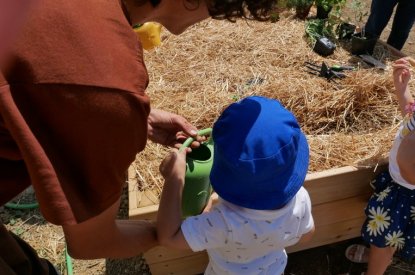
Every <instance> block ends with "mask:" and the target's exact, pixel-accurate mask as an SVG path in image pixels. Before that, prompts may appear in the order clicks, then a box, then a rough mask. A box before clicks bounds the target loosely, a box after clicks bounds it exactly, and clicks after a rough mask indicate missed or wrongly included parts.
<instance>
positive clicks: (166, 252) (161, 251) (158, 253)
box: [143, 246, 195, 264]
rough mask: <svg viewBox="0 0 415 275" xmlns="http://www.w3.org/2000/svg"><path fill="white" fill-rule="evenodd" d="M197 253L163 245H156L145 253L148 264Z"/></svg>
mask: <svg viewBox="0 0 415 275" xmlns="http://www.w3.org/2000/svg"><path fill="white" fill-rule="evenodd" d="M193 254H195V252H193V251H192V250H190V249H189V250H178V249H171V248H166V247H163V246H156V247H154V248H152V249H150V250H149V251H147V252H146V253H144V254H143V256H144V258H146V261H147V264H153V263H158V262H165V261H169V260H172V259H177V258H182V257H186V256H191V255H193Z"/></svg>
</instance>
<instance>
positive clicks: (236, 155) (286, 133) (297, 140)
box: [210, 96, 309, 210]
mask: <svg viewBox="0 0 415 275" xmlns="http://www.w3.org/2000/svg"><path fill="white" fill-rule="evenodd" d="M212 137H213V140H214V150H215V156H214V160H213V165H212V170H211V173H210V181H211V184H212V187H213V189H214V190H215V191H216V192H217V193H218V195H219V196H220V197H221V198H223V199H224V200H226V201H228V202H231V203H233V204H236V205H239V206H242V207H246V208H250V209H258V210H271V209H278V208H281V207H283V206H284V205H285V204H287V203H288V202H289V201H290V200H291V199H292V198H293V197H294V195H295V194H296V193H297V192H298V190H299V189H300V187H301V186H302V185H303V182H304V180H305V177H306V175H307V170H308V162H309V150H308V144H307V139H306V137H305V136H304V134H303V133H302V132H301V129H300V126H299V125H298V123H297V120H296V119H295V117H294V115H293V114H292V113H291V112H289V111H288V110H286V109H285V108H284V107H283V106H282V105H281V103H280V102H279V101H277V100H274V99H269V98H265V97H260V96H251V97H247V98H245V99H243V100H241V101H239V102H236V103H233V104H231V105H230V106H228V107H227V108H226V109H225V111H224V112H223V113H222V114H221V115H220V117H219V118H218V120H217V121H216V122H215V124H214V125H213V132H212Z"/></svg>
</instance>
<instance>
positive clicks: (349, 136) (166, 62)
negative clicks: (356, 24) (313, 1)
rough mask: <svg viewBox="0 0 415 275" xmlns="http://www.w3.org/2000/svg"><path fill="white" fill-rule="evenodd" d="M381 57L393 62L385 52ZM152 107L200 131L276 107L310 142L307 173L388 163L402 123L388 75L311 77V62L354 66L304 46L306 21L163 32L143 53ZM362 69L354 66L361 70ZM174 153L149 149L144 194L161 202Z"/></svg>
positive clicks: (341, 53) (142, 167) (343, 57)
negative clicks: (225, 112) (224, 114)
mask: <svg viewBox="0 0 415 275" xmlns="http://www.w3.org/2000/svg"><path fill="white" fill-rule="evenodd" d="M376 54H377V55H378V56H379V55H380V57H381V58H382V60H383V61H384V62H385V63H386V64H389V62H390V60H392V59H394V57H392V56H391V55H390V53H389V52H388V50H387V48H385V47H383V46H380V45H378V46H377V48H376ZM145 59H146V64H147V67H148V70H149V76H150V85H149V87H148V90H147V92H148V94H149V96H150V97H151V103H152V107H153V108H161V109H164V110H167V111H171V112H175V113H179V114H181V115H183V116H184V117H186V118H188V119H189V120H190V121H191V122H192V123H193V124H194V125H196V126H197V127H198V128H199V129H202V128H206V127H211V126H212V124H213V122H214V121H215V120H216V118H217V117H218V115H219V114H220V112H221V111H222V109H223V108H224V107H226V106H227V105H228V104H230V103H232V102H234V101H235V100H237V99H239V98H242V97H245V96H248V95H254V94H255V95H263V96H267V97H271V98H276V99H279V100H280V101H281V102H282V103H283V104H284V105H285V106H286V107H287V108H288V109H290V110H291V111H292V112H293V113H294V114H295V115H296V116H297V119H298V121H299V122H300V124H301V126H302V128H303V130H304V131H305V133H306V134H307V138H308V141H309V143H310V148H311V163H310V172H312V171H321V170H325V169H329V168H334V167H341V166H345V165H368V164H372V163H376V162H378V161H379V160H380V159H382V158H384V157H385V156H386V155H387V152H388V150H389V148H390V145H391V140H392V139H393V136H394V134H395V131H396V127H397V125H398V123H399V119H400V115H399V113H398V110H397V104H396V101H395V98H394V95H393V82H392V77H391V72H390V69H389V67H388V68H387V69H386V70H385V71H378V70H374V69H368V68H363V69H360V70H358V71H354V72H350V73H348V77H347V78H346V79H343V80H340V81H338V84H335V83H333V82H328V81H326V79H324V78H321V77H318V76H315V75H311V74H309V73H308V72H307V71H306V69H305V67H304V62H305V61H311V62H315V63H317V64H321V62H322V61H325V62H326V63H328V64H329V65H335V64H337V65H341V64H345V65H348V64H350V63H351V62H352V63H353V62H355V61H356V60H355V59H354V58H352V57H351V55H350V54H349V53H348V52H347V51H346V50H344V49H343V48H342V47H340V46H339V47H338V48H337V50H336V51H335V53H334V54H333V55H331V56H329V57H327V58H322V57H320V56H318V55H317V54H315V53H314V52H313V51H312V49H311V47H310V46H309V45H308V43H307V40H306V39H305V37H304V22H303V21H298V20H294V19H292V18H291V17H290V18H284V19H281V20H280V21H278V22H276V23H260V22H245V21H238V22H237V23H230V22H227V21H215V20H208V21H206V22H204V23H201V24H199V25H197V26H195V27H193V28H192V29H191V30H188V31H186V32H185V33H184V34H182V35H180V36H173V35H170V34H169V33H167V32H164V33H163V42H162V46H161V47H159V48H158V49H156V50H155V51H151V52H146V53H145ZM354 64H355V65H358V64H357V63H354ZM167 152H168V149H166V148H163V147H162V146H159V145H155V144H152V143H150V144H148V146H147V148H146V150H145V151H144V152H142V153H140V154H139V155H138V156H137V159H136V162H135V163H134V167H135V168H136V173H137V181H138V183H139V186H138V188H139V189H141V190H143V189H150V190H154V191H155V192H154V193H155V194H156V195H155V196H156V197H157V196H158V195H159V192H160V191H161V188H162V185H163V181H162V179H161V177H160V175H159V172H158V166H159V164H160V162H161V160H162V159H163V158H164V157H165V156H166V154H167Z"/></svg>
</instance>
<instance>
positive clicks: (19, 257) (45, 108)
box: [0, 0, 275, 274]
mask: <svg viewBox="0 0 415 275" xmlns="http://www.w3.org/2000/svg"><path fill="white" fill-rule="evenodd" d="M274 1H275V0H263V1H257V0H250V1H233V2H232V3H227V2H224V1H219V0H218V1H206V2H205V1H204V0H200V1H199V0H161V1H160V0H158V1H157V0H151V1H146V0H125V1H123V2H121V1H120V0H100V1H98V0H71V1H67V0H38V1H37V4H36V6H35V7H34V8H33V9H32V11H31V14H30V16H29V19H28V21H27V22H26V24H25V26H24V27H23V28H22V30H21V33H20V34H19V37H18V39H17V40H16V41H15V43H14V44H13V47H12V48H11V50H10V52H9V53H8V54H7V56H6V57H7V59H5V60H6V62H3V64H1V74H0V205H2V204H4V203H6V202H7V201H9V200H10V199H11V198H13V197H14V196H15V195H17V194H18V193H19V192H21V191H23V190H24V189H25V188H27V187H28V186H29V185H32V186H33V188H34V190H35V193H36V197H37V199H38V201H39V205H40V210H41V212H42V214H43V216H44V217H45V218H46V219H47V220H48V221H50V222H52V223H54V224H57V225H61V226H62V227H63V230H64V234H65V238H66V241H67V244H68V248H69V252H70V254H71V256H72V257H75V258H82V259H90V258H106V257H108V258H122V257H131V256H135V255H138V254H139V253H141V252H143V251H145V250H147V249H149V248H151V247H153V246H154V245H156V244H157V241H156V235H155V228H154V226H153V224H151V223H148V222H145V221H136V220H134V221H120V220H116V213H117V210H118V205H119V199H120V194H121V191H122V185H123V182H124V180H125V171H126V170H127V168H128V166H129V164H130V163H131V162H132V161H133V160H134V158H135V155H136V154H137V153H138V152H140V151H141V150H143V148H144V147H145V144H146V140H147V138H150V139H151V140H153V141H155V142H158V143H161V144H164V145H170V146H177V145H178V142H179V141H180V140H181V139H180V138H183V135H178V134H177V133H178V132H184V133H185V134H187V135H195V132H194V131H195V128H194V127H193V126H192V125H190V124H189V123H188V122H187V121H186V120H185V119H184V118H182V117H180V116H178V115H174V114H171V113H167V112H163V111H161V110H156V109H150V106H149V99H148V98H147V96H146V95H145V88H146V86H147V83H148V76H147V72H146V68H145V66H144V62H143V53H142V48H141V46H140V44H139V42H138V41H137V38H136V35H135V34H134V32H133V31H132V28H131V25H132V24H136V23H144V22H147V21H157V22H159V23H161V24H163V25H164V26H165V27H166V28H167V29H168V30H169V31H171V32H172V33H175V34H179V33H181V32H183V31H184V30H185V29H186V28H187V27H188V26H190V25H192V24H194V23H196V22H199V21H201V20H203V19H205V18H207V17H209V16H215V17H220V18H231V17H232V18H234V17H241V16H245V11H246V9H244V8H242V7H243V6H244V7H246V5H247V7H248V9H249V10H250V11H251V14H252V16H254V17H255V18H257V19H261V18H263V17H264V16H265V15H266V14H267V12H268V11H269V10H270V9H271V7H272V4H273V3H274ZM178 138H179V139H178ZM0 247H1V249H0V274H16V273H17V274H48V272H49V269H48V265H47V263H46V262H45V261H43V260H41V259H39V258H37V256H36V253H35V252H34V251H33V250H32V249H31V248H30V247H29V246H28V245H27V244H25V243H24V242H23V241H22V240H20V239H18V238H17V237H16V236H13V235H12V234H10V233H9V232H8V231H7V230H6V229H5V227H4V226H3V225H2V224H1V223H0Z"/></svg>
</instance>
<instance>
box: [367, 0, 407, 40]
mask: <svg viewBox="0 0 415 275" xmlns="http://www.w3.org/2000/svg"><path fill="white" fill-rule="evenodd" d="M409 1H413V0H409ZM397 3H398V0H372V4H371V7H370V14H369V18H368V19H367V22H366V25H365V31H366V32H367V33H370V34H373V35H375V36H378V37H379V36H380V35H381V33H382V31H383V29H384V28H385V27H386V25H387V24H388V22H389V19H390V18H391V16H392V13H393V9H394V7H395V6H396V4H397Z"/></svg>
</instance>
